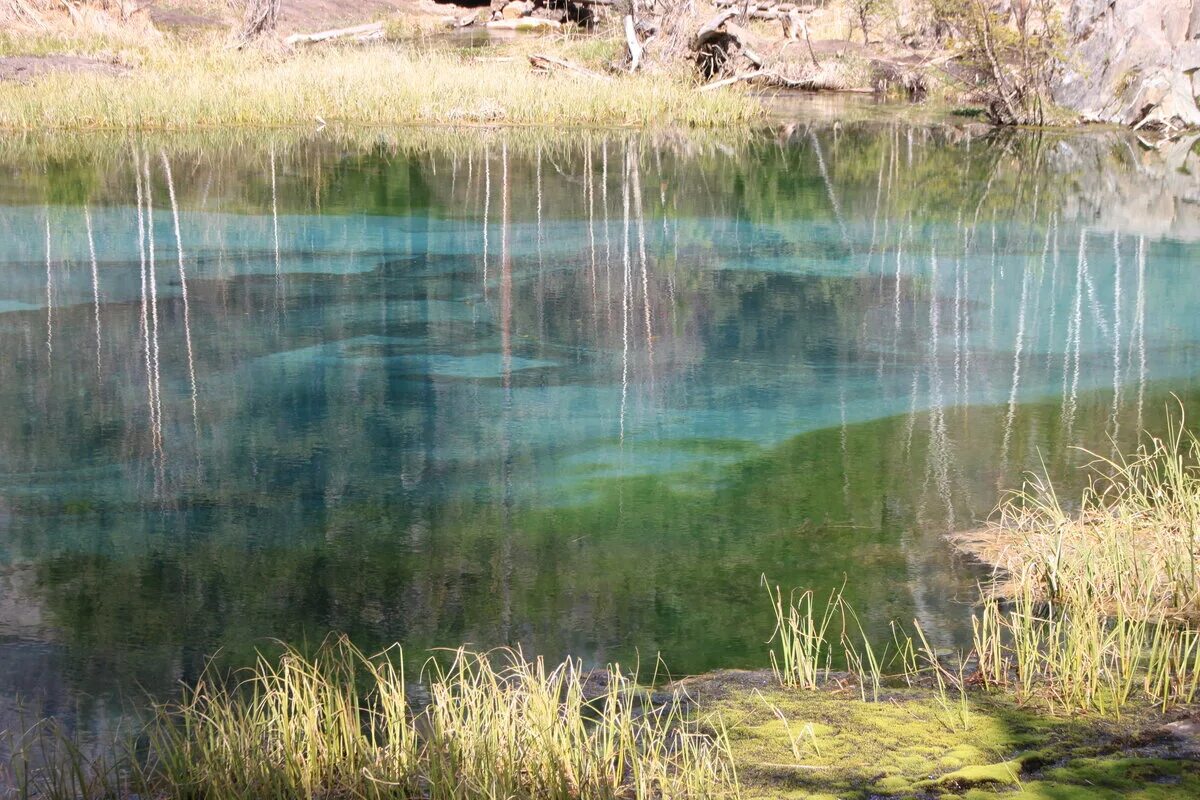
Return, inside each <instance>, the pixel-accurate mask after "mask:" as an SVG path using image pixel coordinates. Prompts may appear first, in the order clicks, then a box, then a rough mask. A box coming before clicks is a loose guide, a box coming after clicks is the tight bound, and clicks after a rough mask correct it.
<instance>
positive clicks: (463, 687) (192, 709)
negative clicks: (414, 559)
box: [14, 639, 738, 800]
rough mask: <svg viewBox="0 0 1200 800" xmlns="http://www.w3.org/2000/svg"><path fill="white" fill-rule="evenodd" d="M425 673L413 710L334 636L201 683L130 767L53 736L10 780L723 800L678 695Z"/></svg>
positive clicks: (386, 670)
mask: <svg viewBox="0 0 1200 800" xmlns="http://www.w3.org/2000/svg"><path fill="white" fill-rule="evenodd" d="M424 673H425V677H426V679H427V689H428V699H427V700H426V701H425V702H424V703H423V704H418V703H416V702H414V701H413V699H412V697H411V696H410V691H409V684H408V682H407V680H406V675H405V670H404V664H403V659H402V656H401V654H400V652H399V650H398V649H393V650H390V651H387V652H384V653H382V654H380V655H377V656H373V657H369V656H366V655H364V654H363V653H361V652H360V651H359V650H357V649H356V648H354V647H353V646H352V645H350V644H349V642H348V641H346V640H344V639H342V640H337V641H335V642H332V643H330V644H327V645H326V646H324V647H322V648H321V649H320V650H319V651H318V652H317V653H316V654H315V655H314V656H312V657H307V656H305V655H303V654H302V653H300V652H299V651H297V650H293V649H288V650H286V651H285V652H284V653H283V655H282V656H281V657H280V658H278V659H268V658H266V657H260V658H259V660H258V662H257V664H256V665H255V667H254V668H253V669H252V670H250V671H249V672H248V674H247V675H246V676H245V678H244V680H241V681H238V682H234V683H228V682H224V681H219V680H215V679H214V677H213V676H206V677H205V678H204V679H202V680H201V681H200V682H199V683H198V684H197V685H195V686H193V687H191V688H189V689H188V690H187V691H186V693H185V695H184V696H183V698H182V700H181V701H179V702H178V703H175V704H171V705H164V706H160V707H158V708H157V709H156V713H155V715H154V718H153V719H152V720H151V721H150V722H149V724H148V725H147V727H146V729H145V733H144V734H143V736H142V737H141V739H140V742H139V746H137V747H135V746H133V745H131V746H129V747H128V748H126V752H127V753H128V754H133V753H135V752H138V751H140V752H142V755H141V756H139V757H134V756H133V755H127V756H126V758H125V760H124V761H123V763H122V766H121V767H120V768H116V767H113V766H112V765H111V764H108V763H107V762H103V763H101V762H93V761H90V760H88V759H86V758H84V757H83V755H82V753H81V752H80V751H79V750H78V749H77V748H73V746H72V745H70V743H69V739H63V740H62V741H63V743H65V746H60V747H59V749H58V753H60V754H61V757H57V758H54V759H48V758H41V759H34V758H31V757H28V751H27V750H26V751H24V752H25V756H23V757H22V758H21V759H18V761H19V763H20V764H22V765H24V766H22V768H21V769H20V770H14V774H16V776H17V777H18V779H19V782H20V785H21V786H22V787H30V788H34V789H38V788H40V789H42V790H44V789H46V788H51V789H54V791H51V792H49V793H48V794H47V793H46V792H45V791H39V796H48V797H52V798H57V797H64V798H65V797H85V798H92V797H96V798H99V797H115V796H124V795H125V794H137V795H138V796H143V797H157V798H195V797H204V798H207V800H225V799H226V798H229V799H230V800H233V799H234V798H237V799H238V800H241V799H242V798H245V799H246V800H249V798H265V797H271V798H313V797H326V798H330V797H357V798H414V797H423V798H429V799H430V800H520V799H521V798H528V799H529V800H533V798H538V799H539V800H560V799H561V800H568V799H569V800H617V798H621V799H622V800H625V798H662V797H672V798H681V799H682V800H689V799H690V798H696V799H698V798H720V797H737V796H738V784H737V775H736V772H735V770H734V768H733V765H732V761H731V759H730V757H729V745H728V736H727V734H726V732H725V730H724V728H723V727H722V726H721V725H720V723H719V722H715V723H713V722H704V721H701V720H698V719H695V718H693V717H692V716H689V714H690V712H689V711H688V710H687V709H688V703H687V702H686V698H684V697H683V696H682V695H681V694H680V693H679V692H676V693H674V694H672V695H671V696H669V697H666V698H661V697H656V698H652V697H651V696H650V695H649V693H648V692H646V691H645V690H644V689H642V688H641V687H639V686H638V685H637V684H636V683H635V682H634V681H633V680H632V679H631V678H630V677H628V676H627V675H626V674H624V673H622V672H621V670H620V668H619V667H617V666H611V667H609V668H608V669H606V670H603V671H600V672H598V673H589V672H585V671H584V670H583V668H582V666H581V664H580V663H579V662H577V661H572V660H568V661H565V662H563V663H561V664H559V665H558V666H555V667H548V666H547V664H546V663H545V662H544V661H543V660H542V659H535V660H532V661H531V660H528V659H526V658H525V657H524V656H522V655H521V653H520V652H519V651H512V650H502V651H499V652H496V653H490V654H481V653H473V652H470V651H467V650H464V649H459V650H455V651H452V652H451V653H450V655H449V661H448V664H447V665H442V664H439V663H438V662H435V661H430V662H429V665H428V666H427V668H426V670H425V671H424ZM39 740H41V739H39V738H38V737H34V738H32V739H31V740H30V741H31V742H34V741H39ZM41 741H44V740H41ZM38 761H40V763H42V764H43V768H42V769H36V768H30V767H29V766H28V765H30V764H34V763H37V762H38ZM98 765H99V766H102V767H103V769H102V770H97V766H98ZM92 774H98V775H99V776H100V777H99V778H89V777H87V776H89V775H92ZM114 776H117V777H120V776H127V777H125V778H124V780H123V781H120V782H118V781H116V780H115V779H114ZM118 783H119V785H118ZM58 787H61V791H59V789H58Z"/></svg>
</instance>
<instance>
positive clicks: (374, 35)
mask: <svg viewBox="0 0 1200 800" xmlns="http://www.w3.org/2000/svg"><path fill="white" fill-rule="evenodd" d="M347 36H353V37H354V38H355V39H360V40H362V39H381V38H383V23H382V22H370V23H367V24H366V25H354V26H352V27H349V28H334V29H332V30H328V31H317V32H316V33H293V34H292V35H291V36H289V37H287V38H286V39H284V40H283V41H284V43H285V44H311V43H313V42H327V41H329V40H330V39H343V38H345V37H347Z"/></svg>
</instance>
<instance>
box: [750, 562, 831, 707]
mask: <svg viewBox="0 0 1200 800" xmlns="http://www.w3.org/2000/svg"><path fill="white" fill-rule="evenodd" d="M762 583H763V585H764V586H766V587H767V594H768V596H769V597H770V598H771V609H772V611H774V613H775V630H774V631H773V632H772V634H771V639H770V642H768V643H769V644H770V643H774V644H776V645H777V646H778V648H779V652H778V653H776V650H775V647H772V648H771V671H772V672H773V673H774V675H775V680H777V681H778V682H779V684H780V685H781V686H785V687H787V688H791V689H797V688H799V689H816V688H817V687H819V686H820V685H821V684H822V683H823V682H824V680H825V679H827V678H828V677H829V668H830V659H831V657H832V648H831V646H830V644H831V642H830V638H829V636H830V630H829V628H830V625H831V624H832V623H833V622H834V619H835V617H837V616H838V615H839V614H842V615H844V611H843V600H842V593H841V591H840V590H836V589H835V590H834V591H833V592H831V593H830V595H829V598H828V599H827V600H826V601H825V603H824V605H823V606H822V607H821V608H820V609H819V610H818V607H817V601H816V595H815V594H814V593H813V591H812V590H811V589H806V590H804V591H802V592H800V593H799V594H797V593H796V592H792V594H791V595H790V596H789V597H788V601H787V604H786V605H785V604H784V600H783V590H782V589H780V588H779V587H778V586H776V587H774V589H772V588H771V586H770V585H769V584H767V578H766V576H765V575H764V576H763V577H762Z"/></svg>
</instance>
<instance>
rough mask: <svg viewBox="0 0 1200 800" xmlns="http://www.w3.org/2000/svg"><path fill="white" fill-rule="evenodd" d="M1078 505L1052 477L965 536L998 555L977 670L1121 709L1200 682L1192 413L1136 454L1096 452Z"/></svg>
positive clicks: (1083, 706)
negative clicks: (1188, 419)
mask: <svg viewBox="0 0 1200 800" xmlns="http://www.w3.org/2000/svg"><path fill="white" fill-rule="evenodd" d="M1092 469H1093V470H1094V473H1095V474H1094V478H1093V480H1092V482H1091V484H1090V485H1089V486H1088V488H1087V489H1086V490H1085V491H1084V493H1083V495H1082V498H1081V499H1080V501H1079V504H1078V506H1077V507H1074V508H1071V509H1069V507H1068V506H1067V505H1065V504H1064V503H1063V502H1062V500H1061V499H1060V497H1059V494H1058V492H1057V491H1056V489H1055V487H1054V486H1053V485H1052V484H1051V483H1050V482H1049V481H1048V480H1046V479H1044V478H1038V479H1035V480H1034V481H1033V482H1032V483H1031V485H1030V486H1029V487H1027V488H1026V489H1025V490H1024V491H1022V492H1020V493H1018V494H1016V495H1014V496H1013V497H1012V498H1011V499H1010V500H1009V501H1008V502H1006V503H1005V504H1004V505H1003V506H1002V507H1001V510H1000V514H999V515H998V517H997V519H996V520H995V521H994V522H993V523H992V524H990V525H989V526H988V527H987V528H986V529H984V530H982V531H975V532H971V533H969V534H963V535H960V536H958V537H956V541H957V543H958V544H959V546H960V547H962V548H963V549H964V550H966V551H967V552H970V553H972V554H973V555H975V556H977V557H979V558H981V559H982V560H984V561H985V562H987V563H990V564H992V565H994V567H995V568H996V570H997V580H996V582H995V583H994V584H993V585H992V586H989V587H985V589H984V598H983V606H982V609H981V612H980V613H979V614H978V615H977V616H976V617H975V619H974V629H975V635H974V638H975V650H976V654H977V658H978V664H979V673H980V675H981V676H982V677H983V678H984V680H986V681H987V683H988V684H990V685H992V686H997V687H1001V688H1006V689H1011V690H1013V691H1015V692H1016V693H1017V694H1018V696H1020V697H1021V698H1023V699H1033V698H1043V699H1048V700H1049V701H1050V702H1051V703H1053V704H1054V705H1055V706H1057V707H1059V708H1060V709H1063V710H1068V711H1071V710H1082V711H1096V712H1100V713H1112V714H1120V713H1121V711H1122V709H1123V708H1125V707H1126V706H1127V705H1129V704H1130V703H1132V702H1135V701H1137V700H1139V699H1140V700H1143V701H1149V702H1152V703H1154V704H1156V705H1158V706H1160V707H1162V708H1164V709H1166V708H1169V707H1170V706H1172V705H1175V704H1179V703H1192V702H1194V701H1195V700H1196V698H1197V693H1198V689H1200V627H1198V625H1197V617H1198V614H1200V582H1198V581H1197V570H1196V565H1197V564H1196V562H1197V557H1198V552H1197V544H1198V542H1197V533H1198V531H1200V440H1198V439H1197V437H1196V435H1195V434H1193V433H1191V432H1190V431H1188V430H1187V429H1186V428H1185V426H1184V421H1183V418H1182V416H1180V417H1179V418H1178V419H1177V420H1173V421H1171V422H1170V423H1169V424H1168V431H1167V435H1166V436H1165V437H1162V438H1160V437H1156V436H1148V437H1147V439H1146V441H1145V443H1144V444H1143V445H1142V446H1141V447H1139V448H1138V449H1137V450H1136V451H1135V452H1134V453H1133V455H1131V456H1123V455H1117V456H1115V457H1112V458H1105V457H1100V456H1096V458H1095V461H1094V463H1093V464H1092Z"/></svg>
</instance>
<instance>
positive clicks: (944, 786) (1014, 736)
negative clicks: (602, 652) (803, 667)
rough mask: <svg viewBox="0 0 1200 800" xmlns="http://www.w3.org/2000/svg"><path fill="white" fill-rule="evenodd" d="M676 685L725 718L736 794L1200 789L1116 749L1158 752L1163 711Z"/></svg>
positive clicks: (731, 677) (1163, 792)
mask: <svg viewBox="0 0 1200 800" xmlns="http://www.w3.org/2000/svg"><path fill="white" fill-rule="evenodd" d="M768 677H769V676H768ZM685 684H687V685H688V690H689V692H691V693H692V694H693V696H694V697H696V699H697V700H698V701H699V702H700V705H701V707H702V708H703V709H705V711H706V712H708V713H718V714H719V715H720V717H721V719H722V720H723V721H724V724H725V726H726V729H727V730H728V733H729V740H730V748H731V751H732V755H733V758H734V761H735V764H736V767H737V771H738V775H739V777H740V779H741V783H742V788H743V795H744V797H746V798H751V799H753V798H762V799H763V800H766V798H772V800H774V798H796V799H797V800H799V799H800V798H803V799H804V800H816V798H824V797H837V798H842V799H843V800H868V799H869V798H877V797H880V798H883V797H886V798H973V800H988V799H990V798H996V799H997V800H999V798H1019V800H1075V798H1085V797H1086V798H1108V797H1114V798H1115V797H1137V798H1144V799H1145V800H1167V799H1168V798H1185V797H1188V798H1194V797H1200V764H1197V763H1196V762H1195V761H1187V760H1181V759H1178V758H1175V759H1172V758H1150V757H1145V758H1141V757H1130V756H1127V755H1126V753H1127V751H1138V752H1142V751H1147V749H1149V750H1154V749H1155V748H1158V749H1160V750H1161V749H1162V747H1163V745H1162V744H1161V743H1160V742H1155V741H1154V740H1153V737H1152V736H1150V731H1151V730H1152V726H1155V727H1156V726H1157V725H1161V719H1159V720H1158V721H1157V723H1155V722H1153V721H1152V720H1150V718H1147V720H1146V721H1139V720H1137V719H1130V718H1124V719H1122V720H1121V722H1120V723H1117V722H1115V721H1113V720H1103V719H1096V718H1086V717H1079V716H1073V717H1060V716H1053V715H1048V714H1045V713H1043V712H1041V711H1040V710H1037V709H1032V708H1023V707H1020V706H1018V705H1017V704H1016V703H1015V702H1014V701H1013V700H1012V699H1011V698H1008V697H1005V696H1003V695H998V694H989V693H984V692H979V693H972V694H971V697H970V713H969V716H968V720H967V724H966V725H965V726H963V725H962V724H961V722H957V723H956V722H955V720H954V719H951V718H950V717H948V716H947V713H946V711H945V710H944V709H943V707H942V706H941V704H940V703H939V700H938V698H937V696H936V694H935V693H934V692H932V691H930V690H925V689H918V688H912V689H910V688H904V689H894V690H888V691H887V693H886V694H885V695H883V696H881V698H880V700H879V701H878V702H864V701H863V700H862V699H861V698H860V697H859V695H858V693H857V691H856V690H853V689H823V690H817V691H805V690H799V689H797V690H787V689H780V688H778V687H777V686H774V685H773V684H771V682H770V681H769V680H768V678H765V677H763V676H762V675H761V674H760V673H736V672H727V673H717V674H715V675H713V676H706V677H703V678H699V679H694V680H689V681H685Z"/></svg>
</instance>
